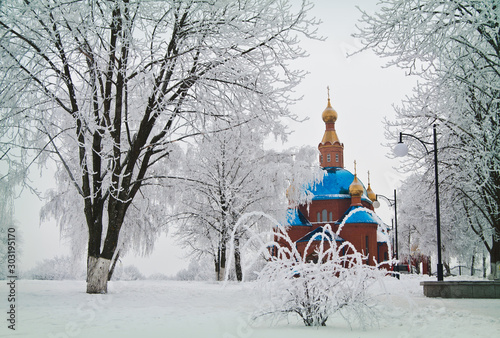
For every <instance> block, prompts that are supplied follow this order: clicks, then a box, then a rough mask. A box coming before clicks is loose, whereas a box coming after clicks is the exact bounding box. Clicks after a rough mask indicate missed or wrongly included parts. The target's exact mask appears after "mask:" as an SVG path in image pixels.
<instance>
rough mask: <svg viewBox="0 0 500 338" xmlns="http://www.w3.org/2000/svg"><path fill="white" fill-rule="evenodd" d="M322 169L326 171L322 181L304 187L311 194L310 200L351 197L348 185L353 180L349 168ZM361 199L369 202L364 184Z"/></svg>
mask: <svg viewBox="0 0 500 338" xmlns="http://www.w3.org/2000/svg"><path fill="white" fill-rule="evenodd" d="M323 170H325V171H326V173H325V176H324V177H323V181H322V182H319V183H313V184H312V185H310V186H308V187H307V188H306V190H307V191H308V192H310V193H311V194H312V195H313V197H312V200H313V201H316V200H331V199H345V198H351V195H349V186H350V185H351V183H352V181H353V180H354V174H352V173H351V172H350V171H349V170H346V169H343V168H337V167H331V168H324V169H323ZM361 199H362V200H363V201H368V202H371V201H370V199H368V195H367V193H366V188H365V186H364V185H363V195H362V196H361Z"/></svg>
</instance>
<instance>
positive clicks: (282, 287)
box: [258, 225, 388, 327]
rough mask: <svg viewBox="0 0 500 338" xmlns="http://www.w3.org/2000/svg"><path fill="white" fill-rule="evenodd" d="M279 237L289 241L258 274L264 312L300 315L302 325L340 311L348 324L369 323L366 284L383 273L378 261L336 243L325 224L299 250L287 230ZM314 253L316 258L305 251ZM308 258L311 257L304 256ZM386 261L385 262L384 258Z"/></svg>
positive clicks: (319, 322) (318, 322)
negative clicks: (369, 260) (371, 262)
mask: <svg viewBox="0 0 500 338" xmlns="http://www.w3.org/2000/svg"><path fill="white" fill-rule="evenodd" d="M279 236H281V237H283V238H284V239H286V240H287V242H288V243H289V244H290V245H289V247H283V246H281V247H278V248H277V252H278V254H277V256H276V257H272V258H271V259H270V261H269V262H268V263H267V265H266V266H265V267H264V269H263V270H262V271H261V272H260V275H259V279H258V281H259V283H258V286H259V288H260V289H262V290H265V291H266V292H265V295H266V298H267V299H268V300H269V301H270V303H269V304H270V306H269V308H268V309H266V310H265V311H264V312H263V313H262V314H259V315H273V316H278V317H280V316H285V317H287V316H288V315H289V314H292V313H293V314H296V315H298V316H299V317H300V318H301V319H302V321H303V322H304V324H305V325H306V326H325V325H326V321H327V320H328V318H329V317H330V316H332V315H333V314H336V313H339V314H341V315H342V316H343V317H344V318H345V319H346V320H347V321H348V323H349V324H351V323H353V322H358V323H359V324H360V325H361V326H362V327H365V326H367V325H369V324H370V322H371V321H372V320H373V319H374V318H375V312H374V311H373V310H372V308H371V306H370V303H369V301H370V297H369V296H368V294H367V288H368V287H369V286H370V285H371V284H373V283H375V282H376V281H377V280H380V279H381V278H383V277H384V276H385V275H386V274H387V271H386V270H385V269H383V268H381V266H380V265H378V264H375V265H373V266H371V265H367V264H366V257H365V256H363V255H362V254H361V253H359V252H357V251H356V249H355V248H354V246H352V244H351V243H349V242H342V243H338V242H337V241H336V240H335V238H338V237H336V234H335V233H334V232H333V231H332V229H331V228H330V226H329V225H326V226H325V227H324V228H323V232H320V233H318V236H319V237H318V236H315V237H313V238H311V240H310V241H309V242H308V244H307V246H306V249H305V251H304V254H300V253H299V252H298V251H297V249H296V248H295V246H294V245H293V244H292V242H291V241H290V239H289V237H288V235H287V233H286V231H284V230H282V231H281V233H280V234H279ZM311 252H314V257H315V258H314V259H311V258H310V257H311V255H307V253H311ZM307 257H309V258H307ZM384 264H388V262H384Z"/></svg>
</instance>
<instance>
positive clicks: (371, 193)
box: [366, 171, 377, 202]
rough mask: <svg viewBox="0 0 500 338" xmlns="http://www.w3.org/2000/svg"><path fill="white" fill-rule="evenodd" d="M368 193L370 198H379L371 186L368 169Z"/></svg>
mask: <svg viewBox="0 0 500 338" xmlns="http://www.w3.org/2000/svg"><path fill="white" fill-rule="evenodd" d="M366 194H367V195H368V198H369V199H370V200H371V201H372V202H375V201H376V200H377V194H375V193H374V192H373V190H372V187H371V186H370V172H369V171H368V188H367V189H366Z"/></svg>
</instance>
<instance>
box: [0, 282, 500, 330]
mask: <svg viewBox="0 0 500 338" xmlns="http://www.w3.org/2000/svg"><path fill="white" fill-rule="evenodd" d="M429 279H430V278H429V277H418V276H408V275H404V276H402V279H401V280H397V279H395V278H391V277H387V278H385V279H384V281H383V283H382V284H377V285H376V286H375V287H373V288H372V289H371V290H370V292H371V294H372V295H374V297H375V300H376V301H375V302H374V303H375V306H376V308H375V309H376V312H377V313H378V315H379V324H378V325H377V326H374V327H371V328H369V329H367V330H366V331H363V330H362V329H361V328H358V327H354V328H352V330H351V328H349V326H348V325H347V324H346V322H345V321H344V319H343V318H342V317H340V316H339V317H334V318H330V319H329V320H328V322H327V326H326V327H321V328H311V327H304V325H303V324H302V322H301V321H299V319H298V318H294V317H290V320H289V321H288V322H286V321H283V322H279V323H275V324H274V325H271V323H270V321H269V320H267V319H265V320H263V319H258V320H256V321H254V320H252V317H253V315H254V314H255V313H256V312H257V311H259V310H261V309H264V308H265V305H266V300H265V299H263V298H262V297H260V296H259V291H258V290H256V289H255V285H254V283H242V284H236V283H228V284H227V285H225V286H224V285H221V284H218V283H210V282H174V281H134V282H110V285H109V293H108V294H107V295H88V294H86V293H85V292H84V291H85V283H84V282H82V281H31V280H21V281H17V283H18V284H17V293H18V298H17V302H16V309H17V323H16V331H15V332H13V331H11V330H8V329H7V324H8V322H6V320H5V319H6V316H7V315H6V309H7V302H6V299H5V298H6V297H4V296H5V295H6V294H7V285H6V281H0V295H2V296H1V297H2V301H1V302H0V304H2V311H1V312H2V313H3V314H4V315H3V316H2V317H3V318H2V321H1V322H2V326H1V328H0V336H8V337H57V338H63V337H108V338H111V337H173V338H177V337H222V338H231V337H242V338H243V337H245V338H248V337H258V338H260V337H270V338H271V337H272V338H279V337H287V338H294V337H308V338H309V337H334V336H335V337H384V338H387V337H500V299H433V298H425V297H424V296H423V294H422V287H421V286H420V285H419V282H420V281H422V280H429ZM432 280H433V279H432Z"/></svg>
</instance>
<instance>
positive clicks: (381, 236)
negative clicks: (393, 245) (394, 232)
mask: <svg viewBox="0 0 500 338" xmlns="http://www.w3.org/2000/svg"><path fill="white" fill-rule="evenodd" d="M377 242H378V243H389V236H388V235H387V233H386V232H383V231H382V229H381V228H380V227H379V228H378V229H377Z"/></svg>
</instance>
